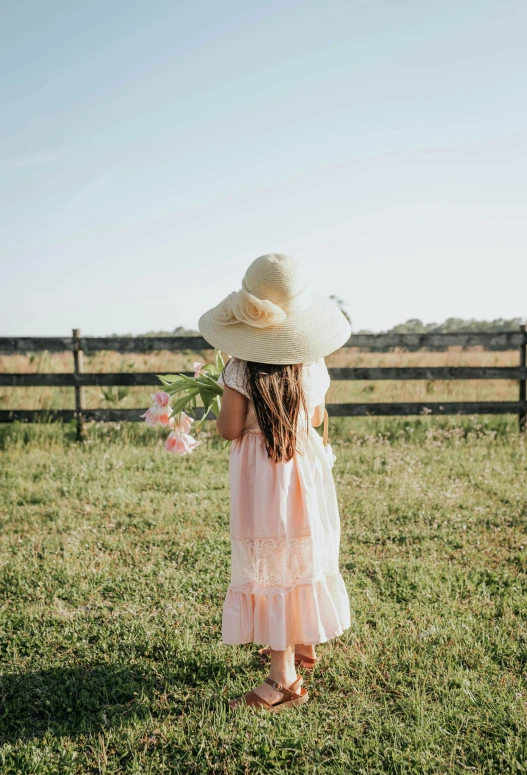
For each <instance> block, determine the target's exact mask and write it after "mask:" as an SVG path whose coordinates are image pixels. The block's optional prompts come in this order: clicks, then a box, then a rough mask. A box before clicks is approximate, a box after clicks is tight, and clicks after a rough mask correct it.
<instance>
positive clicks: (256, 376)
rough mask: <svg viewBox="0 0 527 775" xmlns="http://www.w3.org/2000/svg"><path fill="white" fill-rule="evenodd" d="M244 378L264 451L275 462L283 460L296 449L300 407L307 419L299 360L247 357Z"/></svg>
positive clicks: (288, 458) (288, 457)
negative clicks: (284, 362) (264, 360)
mask: <svg viewBox="0 0 527 775" xmlns="http://www.w3.org/2000/svg"><path fill="white" fill-rule="evenodd" d="M247 382H248V387H249V389H250V393H251V398H252V401H253V404H254V409H255V412H256V418H257V420H258V425H259V426H260V430H261V431H262V434H263V437H264V439H265V446H266V449H267V454H268V455H269V457H270V458H271V459H272V460H274V462H275V463H281V462H284V463H286V462H287V461H288V460H291V458H292V457H293V456H294V454H295V452H296V451H297V449H296V445H297V425H298V417H299V414H300V410H301V409H304V412H305V417H306V422H307V420H308V418H307V407H306V399H305V396H304V391H303V389H302V364H301V363H295V364H292V365H288V366H280V365H276V364H271V363H256V362H254V361H247Z"/></svg>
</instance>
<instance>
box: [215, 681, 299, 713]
mask: <svg viewBox="0 0 527 775" xmlns="http://www.w3.org/2000/svg"><path fill="white" fill-rule="evenodd" d="M265 683H268V684H270V685H271V686H272V687H273V689H276V690H277V691H279V692H282V695H283V697H282V699H281V700H279V701H278V702H275V703H273V705H271V704H270V703H268V702H267V700H264V698H263V697H260V695H259V694H256V692H255V691H253V690H252V689H251V691H250V692H246V693H245V694H244V695H243V697H238V698H237V699H236V700H229V706H230V708H231V709H232V710H235V709H236V708H237V707H238V706H239V705H245V706H247V707H253V708H256V707H262V708H265V710H268V711H270V712H271V713H278V712H279V711H281V710H286V709H287V708H293V707H294V706H295V705H303V704H304V703H305V702H307V701H308V700H309V694H308V692H307V689H304V687H303V686H301V685H300V684H301V683H302V676H301V675H297V677H296V681H295V682H294V683H292V684H291V686H290V687H289V688H287V687H286V686H283V685H282V684H280V683H277V682H276V681H273V680H272V679H271V678H266V679H265Z"/></svg>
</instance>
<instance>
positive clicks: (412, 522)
mask: <svg viewBox="0 0 527 775" xmlns="http://www.w3.org/2000/svg"><path fill="white" fill-rule="evenodd" d="M515 429H516V424H515V420H514V419H511V420H506V419H504V418H498V419H496V420H490V421H489V422H488V423H486V422H484V421H482V420H473V419H471V418H468V419H467V420H465V421H464V424H462V425H460V424H458V422H457V421H447V420H444V419H443V420H441V421H435V420H430V418H421V419H418V420H412V421H407V420H404V419H403V420H382V421H381V420H377V421H374V420H368V421H359V422H357V421H353V420H341V421H339V422H338V423H336V422H332V423H331V430H330V433H331V437H332V442H333V444H334V449H335V452H336V454H337V458H338V459H337V463H336V466H335V469H334V473H335V480H336V483H337V490H338V495H339V502H340V506H341V525H342V540H341V555H340V560H341V569H342V575H343V577H344V580H345V582H346V585H347V588H348V592H349V596H350V601H351V609H352V626H351V628H350V629H349V630H347V631H346V633H345V634H344V635H343V636H342V637H341V638H338V639H336V640H334V641H332V642H330V643H327V644H323V645H322V646H320V647H319V654H320V656H321V657H322V659H321V664H320V666H319V667H317V670H316V671H315V674H314V676H313V677H311V676H309V674H307V675H306V677H305V684H306V686H307V687H308V689H309V692H310V694H311V700H310V702H309V703H308V704H307V705H305V706H303V707H301V708H299V709H297V710H295V711H292V712H286V713H283V714H278V715H275V714H265V713H262V712H259V713H258V712H257V713H255V712H254V711H251V710H244V711H241V712H237V713H236V714H232V713H230V714H229V713H228V712H227V704H226V698H227V697H232V696H236V695H237V694H239V693H241V692H243V691H246V690H247V689H248V688H250V687H251V686H252V685H254V684H255V682H260V681H261V679H262V677H263V676H264V670H263V668H262V667H261V666H259V665H258V664H257V663H256V662H255V660H254V657H253V653H254V650H255V649H256V646H251V645H247V646H237V647H232V646H223V645H222V644H221V643H220V634H221V608H222V604H223V598H224V594H225V591H226V588H227V585H228V583H229V552H230V546H229V530H228V521H229V492H228V478H227V458H228V450H226V449H223V448H222V447H221V444H219V442H218V440H217V439H215V438H214V437H205V438H204V443H203V445H202V447H201V448H200V449H199V450H198V451H197V452H196V453H194V455H192V456H191V457H189V458H182V459H180V458H175V457H172V456H170V455H168V454H167V453H165V452H164V450H163V448H162V443H161V436H158V437H157V436H156V434H155V433H154V432H153V431H151V430H150V429H147V428H145V427H143V426H140V427H138V426H132V425H122V426H120V427H119V426H95V427H91V428H90V429H89V441H88V442H87V443H86V444H84V445H82V446H78V445H76V444H75V442H74V429H73V427H72V426H66V427H61V426H59V425H57V426H45V425H42V426H34V427H28V426H23V425H17V426H15V425H14V426H11V427H6V428H3V429H2V431H1V433H0V448H1V450H2V451H1V461H0V462H1V473H0V481H1V489H2V500H1V506H0V509H1V510H0V536H1V542H0V773H1V775H15V773H16V774H17V775H29V774H30V773H31V775H44V774H46V775H48V774H49V775H57V774H59V773H60V774H62V773H68V775H69V774H70V773H141V775H142V774H143V773H152V774H155V775H158V774H161V773H305V774H306V775H307V773H310V774H311V773H332V774H333V773H365V775H374V774H375V773H397V774H399V773H400V774H401V775H402V774H403V773H415V774H416V775H420V774H421V773H431V774H433V775H440V774H441V773H467V772H469V773H470V772H473V773H521V772H525V771H527V725H526V704H525V701H526V697H527V691H526V685H525V677H526V663H527V627H526V613H527V576H526V572H527V532H526V525H527V487H526V473H527V452H526V444H525V439H524V438H522V437H521V436H519V435H518V434H517V433H516V432H515Z"/></svg>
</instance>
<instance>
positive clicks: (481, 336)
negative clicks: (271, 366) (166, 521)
mask: <svg viewBox="0 0 527 775" xmlns="http://www.w3.org/2000/svg"><path fill="white" fill-rule="evenodd" d="M76 341H77V340H76V339H75V338H74V337H68V336H51V337H33V336H7V337H0V355H13V354H16V353H21V354H24V353H29V352H41V351H43V350H48V351H49V352H73V351H74V350H75V347H76ZM524 342H525V335H524V333H523V332H522V331H500V332H497V333H493V332H488V331H479V332H474V333H469V334H466V333H456V332H453V333H449V334H353V335H352V336H351V337H350V338H349V339H348V341H347V342H346V343H345V344H344V345H343V346H344V347H367V348H368V349H370V350H384V349H386V348H392V347H403V348H411V349H420V348H429V349H432V348H443V347H478V346H481V347H484V348H485V349H488V350H513V349H515V348H517V347H520V346H521V345H522V344H523V343H524ZM78 346H79V349H80V350H82V351H83V352H84V353H85V354H91V353H96V352H102V351H105V350H111V351H113V352H118V353H148V352H154V351H156V350H166V351H168V352H180V351H181V350H191V351H193V352H196V351H198V352H199V351H200V350H210V349H212V347H211V345H210V344H208V342H206V341H205V339H203V337H201V336H130V337H126V336H107V337H97V336H81V337H79V338H78Z"/></svg>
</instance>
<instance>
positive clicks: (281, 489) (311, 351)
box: [199, 254, 351, 712]
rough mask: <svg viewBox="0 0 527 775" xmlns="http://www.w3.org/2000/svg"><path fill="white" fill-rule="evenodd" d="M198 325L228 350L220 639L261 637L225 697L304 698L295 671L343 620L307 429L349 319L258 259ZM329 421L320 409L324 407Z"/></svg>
mask: <svg viewBox="0 0 527 775" xmlns="http://www.w3.org/2000/svg"><path fill="white" fill-rule="evenodd" d="M199 330H200V332H201V334H202V335H203V336H204V337H205V339H206V340H207V342H209V343H210V344H211V345H213V346H214V347H216V348H218V349H220V350H223V351H224V352H228V353H231V354H232V356H233V357H231V359H230V360H229V361H228V363H227V365H226V366H225V369H224V371H223V374H222V376H221V377H220V382H221V383H222V384H223V385H224V394H223V401H222V407H221V412H220V415H219V417H218V419H217V423H216V425H217V429H218V432H219V434H220V435H221V436H223V438H225V439H231V440H232V441H233V443H232V446H231V453H230V459H229V476H230V486H231V519H230V532H231V558H232V577H231V584H230V586H229V588H228V590H227V595H226V598H225V603H224V608H223V621H222V641H223V643H227V644H241V643H251V642H256V643H265V644H269V645H268V647H267V648H261V649H260V650H259V651H258V654H259V656H260V657H261V659H262V660H267V659H268V658H269V657H270V667H269V675H268V677H267V678H266V679H265V681H264V682H263V683H262V684H260V685H259V686H256V687H255V688H254V689H252V690H250V691H248V692H247V693H246V694H245V695H243V697H238V698H237V699H235V700H230V701H229V704H230V706H231V707H232V708H235V707H237V706H238V705H240V704H245V705H254V706H262V707H264V708H265V709H266V710H271V711H275V712H276V711H278V710H283V709H285V708H290V707H293V706H294V705H299V704H302V703H304V702H307V700H308V694H307V692H306V690H305V688H303V687H302V677H301V676H300V675H299V674H297V671H296V667H297V666H304V667H305V668H307V669H313V667H314V666H315V663H316V661H317V656H316V654H315V648H314V647H315V645H316V644H318V643H324V642H325V641H327V640H329V639H330V638H335V637H336V636H338V635H341V634H342V633H343V632H344V630H345V629H347V628H348V627H349V626H350V608H349V600H348V595H347V591H346V587H345V585H344V581H343V579H342V577H341V575H340V572H339V566H338V555H339V541H340V521H339V512H338V505H337V499H336V495H335V486H334V482H333V477H332V475H331V469H330V463H329V461H328V458H327V456H326V454H325V448H324V445H323V442H322V439H321V438H320V436H319V434H318V433H317V432H316V431H315V430H314V427H313V426H318V425H320V424H321V423H322V420H323V419H324V417H325V411H324V396H325V393H326V391H327V389H328V387H329V375H328V371H327V368H326V365H325V363H324V356H326V355H329V354H330V353H332V352H334V351H335V350H337V349H338V348H339V347H341V346H342V345H343V344H344V343H345V342H346V341H347V340H348V338H349V336H350V333H351V330H350V324H349V322H348V320H347V319H346V318H345V317H344V315H343V314H342V313H341V312H340V310H339V309H338V308H337V307H336V305H335V304H333V303H332V302H331V301H330V300H329V299H326V298H325V297H322V296H317V295H315V294H313V293H312V292H311V291H310V289H309V288H308V286H307V284H306V282H305V279H304V277H303V275H302V272H301V267H300V265H299V263H298V262H297V261H296V260H295V259H293V258H291V257H289V256H284V255H280V254H270V255H265V256H261V257H260V258H257V259H256V260H255V261H253V263H252V264H251V265H250V267H249V268H248V270H247V272H246V273H245V276H244V279H243V281H242V289H241V290H240V291H237V292H236V291H235V292H233V293H231V294H230V295H229V296H227V298H226V299H224V300H223V301H222V302H221V303H220V304H219V305H218V306H217V307H214V308H213V309H212V310H209V311H208V312H206V313H205V314H204V315H203V316H202V317H201V318H200V321H199ZM326 417H327V415H326Z"/></svg>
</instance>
